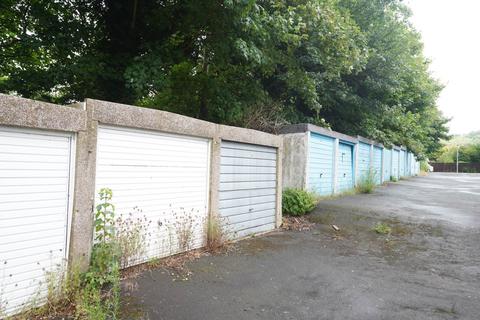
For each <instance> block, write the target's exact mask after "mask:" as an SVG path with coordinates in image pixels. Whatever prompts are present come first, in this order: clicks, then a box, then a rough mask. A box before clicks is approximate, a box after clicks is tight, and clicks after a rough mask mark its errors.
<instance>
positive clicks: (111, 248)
mask: <svg viewBox="0 0 480 320" xmlns="http://www.w3.org/2000/svg"><path fill="white" fill-rule="evenodd" d="M99 198H100V203H99V204H98V205H97V207H96V212H95V244H94V246H93V250H92V257H91V263H90V268H89V270H88V271H87V272H86V273H85V274H84V275H83V276H82V280H83V281H82V289H81V292H80V293H79V303H78V304H77V309H76V315H77V317H80V318H85V319H95V320H97V319H99V320H100V319H102V320H103V319H118V318H119V311H120V261H121V249H120V246H119V244H118V243H117V242H116V241H115V240H116V237H115V207H114V205H113V204H111V200H112V191H111V190H110V189H107V188H103V189H101V190H100V191H99Z"/></svg>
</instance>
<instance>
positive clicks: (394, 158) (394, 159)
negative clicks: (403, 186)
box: [392, 150, 400, 179]
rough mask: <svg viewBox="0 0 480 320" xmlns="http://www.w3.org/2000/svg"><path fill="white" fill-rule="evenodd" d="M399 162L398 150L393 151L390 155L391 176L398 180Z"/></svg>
mask: <svg viewBox="0 0 480 320" xmlns="http://www.w3.org/2000/svg"><path fill="white" fill-rule="evenodd" d="M399 161H400V152H399V151H398V150H393V153H392V176H393V177H395V178H396V179H398V178H399V177H400V174H399V171H398V162H399Z"/></svg>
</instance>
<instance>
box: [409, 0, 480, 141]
mask: <svg viewBox="0 0 480 320" xmlns="http://www.w3.org/2000/svg"><path fill="white" fill-rule="evenodd" d="M406 3H407V4H408V5H409V6H410V8H411V9H412V11H413V17H412V19H411V21H412V23H413V25H414V26H415V28H416V29H417V30H418V31H420V33H421V34H422V38H423V42H424V44H425V54H426V56H427V57H428V58H429V59H431V60H432V65H431V71H432V73H433V75H434V76H435V77H436V78H438V79H440V81H441V82H442V83H443V84H444V85H446V87H445V89H444V90H443V92H442V94H441V96H440V99H439V100H438V105H439V107H440V110H442V111H443V113H444V115H446V116H447V117H450V118H452V120H451V121H450V123H449V127H450V133H452V134H461V133H468V132H470V131H478V130H480V16H479V14H480V0H407V1H406Z"/></svg>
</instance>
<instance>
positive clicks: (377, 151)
mask: <svg viewBox="0 0 480 320" xmlns="http://www.w3.org/2000/svg"><path fill="white" fill-rule="evenodd" d="M382 152H383V150H382V148H379V147H374V148H373V172H374V173H375V182H376V183H377V184H382Z"/></svg>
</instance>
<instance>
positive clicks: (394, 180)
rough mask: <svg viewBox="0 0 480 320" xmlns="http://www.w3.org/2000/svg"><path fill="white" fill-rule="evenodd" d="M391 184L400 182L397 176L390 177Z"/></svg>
mask: <svg viewBox="0 0 480 320" xmlns="http://www.w3.org/2000/svg"><path fill="white" fill-rule="evenodd" d="M390 181H391V182H398V178H397V177H396V176H390Z"/></svg>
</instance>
